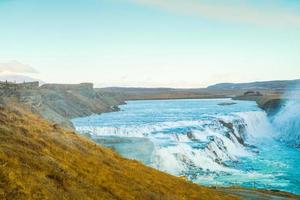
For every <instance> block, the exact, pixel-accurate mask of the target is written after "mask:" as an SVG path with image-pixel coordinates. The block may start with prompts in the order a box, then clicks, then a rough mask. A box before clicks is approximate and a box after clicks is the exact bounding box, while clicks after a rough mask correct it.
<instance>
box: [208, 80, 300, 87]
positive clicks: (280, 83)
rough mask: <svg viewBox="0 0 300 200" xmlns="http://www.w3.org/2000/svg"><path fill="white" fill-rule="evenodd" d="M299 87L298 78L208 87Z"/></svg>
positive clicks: (299, 81) (221, 84)
mask: <svg viewBox="0 0 300 200" xmlns="http://www.w3.org/2000/svg"><path fill="white" fill-rule="evenodd" d="M294 87H297V88H299V89H300V79H297V80H278V81H260V82H251V83H219V84H216V85H212V86H209V87H207V89H217V90H236V89H239V90H251V89H255V90H258V89H272V90H284V89H287V88H294Z"/></svg>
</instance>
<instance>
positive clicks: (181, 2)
mask: <svg viewBox="0 0 300 200" xmlns="http://www.w3.org/2000/svg"><path fill="white" fill-rule="evenodd" d="M0 25H1V26H0V72H1V71H2V73H16V72H18V73H22V74H27V75H30V76H32V77H36V78H39V79H42V80H44V81H46V82H65V83H77V82H85V81H89V82H94V83H96V84H97V85H98V86H143V87H144V86H146V87H156V86H161V87H201V86H206V85H208V84H212V83H217V82H248V81H256V80H273V79H295V78H300V2H299V1H298V0H272V1H271V0H226V1H225V0H224V1H221V0H213V1H212V0H210V1H208V0H76V1H73V0H43V1H41V0H0ZM16 63H18V65H17V66H14V65H15V64H16ZM21 63H22V64H25V65H22V64H21ZM27 68H28V69H27ZM32 68H33V69H35V70H36V71H37V72H38V73H33V72H34V71H35V70H33V69H32ZM4 71H6V72H4ZM8 71H9V72H8Z"/></svg>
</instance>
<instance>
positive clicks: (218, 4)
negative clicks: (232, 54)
mask: <svg viewBox="0 0 300 200" xmlns="http://www.w3.org/2000/svg"><path fill="white" fill-rule="evenodd" d="M130 1H131V2H135V3H139V4H145V5H149V6H156V7H159V8H161V9H165V10H169V11H175V12H179V13H182V14H187V15H197V16H201V17H206V18H210V19H215V20H222V21H231V22H242V23H248V24H256V25H269V26H295V27H300V14H299V12H298V13H296V12H295V11H294V10H292V9H287V8H282V7H280V5H277V6H276V2H273V1H272V2H271V1H269V3H265V4H264V6H261V5H260V6H257V5H255V4H253V3H250V2H251V1H245V0H240V1H234V2H233V1H207V0H130ZM237 2H239V3H237Z"/></svg>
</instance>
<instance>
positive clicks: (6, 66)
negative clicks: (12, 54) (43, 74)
mask: <svg viewBox="0 0 300 200" xmlns="http://www.w3.org/2000/svg"><path fill="white" fill-rule="evenodd" d="M2 72H8V73H37V70H36V69H34V68H33V67H31V66H29V65H26V64H23V63H20V62H18V61H15V60H13V61H9V62H6V63H0V73H2Z"/></svg>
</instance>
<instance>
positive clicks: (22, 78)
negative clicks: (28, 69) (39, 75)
mask: <svg viewBox="0 0 300 200" xmlns="http://www.w3.org/2000/svg"><path fill="white" fill-rule="evenodd" d="M0 81H2V82H5V81H8V82H16V83H23V82H33V81H38V82H39V83H40V85H43V84H44V83H45V82H44V81H42V80H39V79H36V78H32V77H29V76H23V75H16V74H9V75H0Z"/></svg>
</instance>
